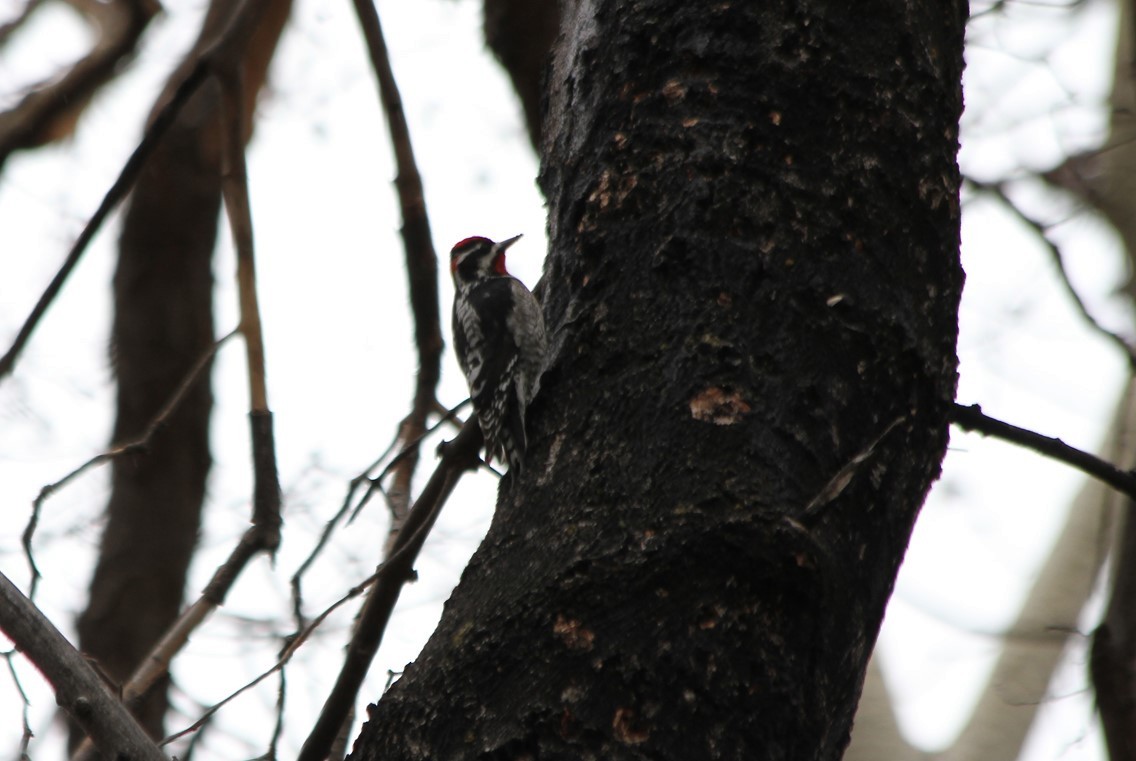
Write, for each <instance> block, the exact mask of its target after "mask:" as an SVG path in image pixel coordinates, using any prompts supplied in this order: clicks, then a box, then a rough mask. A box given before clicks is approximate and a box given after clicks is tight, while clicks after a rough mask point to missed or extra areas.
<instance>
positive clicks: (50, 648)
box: [0, 573, 166, 761]
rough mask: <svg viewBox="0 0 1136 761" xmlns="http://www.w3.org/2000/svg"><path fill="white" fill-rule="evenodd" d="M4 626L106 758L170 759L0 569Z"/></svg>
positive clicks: (0, 622) (0, 614)
mask: <svg viewBox="0 0 1136 761" xmlns="http://www.w3.org/2000/svg"><path fill="white" fill-rule="evenodd" d="M0 628H2V629H3V630H4V633H5V634H6V635H8V638H9V639H11V640H12V642H13V644H15V646H16V648H17V649H19V651H20V652H21V653H23V654H24V655H25V656H27V657H28V659H29V660H30V661H31V662H32V663H33V664H35V667H36V668H37V669H39V670H40V672H41V673H43V675H44V676H45V677H46V678H47V681H48V682H50V683H51V686H52V688H53V689H54V690H55V700H56V702H57V703H58V704H59V706H60V707H61V708H63V710H64V711H66V712H67V714H68V715H69V716H70V717H71V718H72V719H73V720H74V721H75V723H76V724H78V725H79V726H80V727H82V729H83V731H84V732H86V733H87V735H88V736H89V737H90V738H91V739H92V740H93V741H94V744H95V746H96V747H97V748H98V749H99V751H100V752H101V753H102V755H103V756H104V757H105V758H128V759H131V760H132V761H165V758H166V757H165V756H164V755H162V752H161V751H160V750H158V748H157V746H156V745H154V742H153V741H152V740H151V739H150V738H149V737H147V736H146V733H145V732H144V731H143V730H142V728H141V727H140V726H139V725H138V723H137V722H136V721H135V720H134V718H133V717H132V716H131V715H130V712H129V711H127V710H126V707H125V706H123V705H122V703H120V702H119V701H118V699H117V698H116V697H115V696H113V695H111V693H110V691H109V690H108V689H107V687H106V685H105V684H104V683H103V680H102V679H101V678H100V677H99V675H98V674H97V673H95V670H94V669H93V668H92V667H91V665H90V664H89V663H88V662H87V660H86V659H85V658H83V656H82V655H80V654H79V652H78V651H77V650H76V649H75V648H74V647H72V646H71V643H70V642H68V641H67V639H66V638H65V637H64V636H63V635H62V634H60V633H59V630H58V629H56V628H55V627H54V626H53V625H52V623H51V622H50V621H48V620H47V618H45V617H44V615H43V613H41V612H40V611H39V609H38V608H36V606H35V605H34V604H33V603H32V601H31V600H29V599H28V598H27V597H25V596H24V594H23V593H22V592H20V590H19V589H17V588H16V586H15V585H14V584H13V583H12V582H11V581H9V580H8V577H7V576H5V575H3V574H2V573H0Z"/></svg>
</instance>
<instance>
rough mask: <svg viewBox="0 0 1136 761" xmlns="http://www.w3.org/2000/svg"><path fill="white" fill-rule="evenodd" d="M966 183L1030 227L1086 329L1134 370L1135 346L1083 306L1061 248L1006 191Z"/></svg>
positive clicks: (990, 185) (999, 185) (1001, 187)
mask: <svg viewBox="0 0 1136 761" xmlns="http://www.w3.org/2000/svg"><path fill="white" fill-rule="evenodd" d="M967 183H968V184H970V185H971V186H973V187H974V189H975V190H979V191H982V192H985V193H989V194H991V195H992V196H994V197H995V198H996V199H998V201H999V202H1000V203H1001V204H1002V205H1003V206H1004V207H1005V208H1006V210H1007V211H1009V212H1010V213H1011V214H1013V215H1014V216H1015V217H1017V219H1018V221H1020V222H1021V223H1022V224H1024V225H1025V226H1026V227H1028V228H1030V229H1031V230H1033V231H1034V233H1036V234H1037V237H1038V239H1039V240H1040V241H1041V242H1042V245H1044V246H1045V248H1046V250H1047V251H1048V252H1049V256H1050V258H1051V259H1052V260H1053V265H1054V267H1056V268H1057V275H1058V279H1059V280H1060V281H1061V286H1062V287H1063V288H1064V289H1065V293H1066V294H1068V296H1069V298H1070V299H1071V300H1072V302H1073V306H1074V307H1075V308H1076V310H1077V311H1078V312H1079V313H1080V314H1081V317H1083V318H1084V320H1085V322H1087V323H1088V325H1089V327H1090V328H1092V329H1093V330H1094V331H1096V332H1097V333H1099V334H1100V335H1102V336H1104V337H1105V338H1106V339H1108V340H1109V341H1110V342H1112V343H1113V344H1114V345H1116V346H1117V347H1118V348H1119V349H1120V350H1121V351H1123V352H1124V355H1125V356H1126V357H1127V358H1128V366H1129V367H1130V368H1132V369H1134V370H1136V347H1134V346H1133V345H1132V344H1130V343H1129V342H1128V341H1127V340H1126V339H1125V338H1124V337H1123V336H1121V335H1120V334H1119V333H1116V332H1114V331H1112V330H1109V329H1108V328H1106V327H1105V326H1104V325H1102V324H1101V323H1100V321H1098V320H1097V318H1096V317H1094V316H1093V313H1092V312H1091V311H1089V307H1088V305H1087V304H1085V301H1084V299H1082V298H1081V294H1080V293H1078V292H1077V289H1076V288H1075V287H1074V286H1073V281H1072V280H1070V279H1069V272H1068V270H1066V269H1065V257H1064V256H1063V255H1062V252H1061V247H1060V246H1058V245H1057V244H1056V243H1054V242H1053V241H1052V240H1050V239H1049V235H1048V228H1047V226H1046V225H1045V224H1044V223H1042V222H1040V221H1038V220H1036V219H1034V218H1033V217H1031V216H1029V215H1028V214H1026V213H1025V212H1024V211H1022V210H1021V209H1020V208H1019V207H1018V205H1017V204H1016V203H1014V201H1013V200H1012V199H1011V198H1010V197H1009V196H1008V195H1007V194H1006V188H1005V187H1004V185H1003V184H1002V183H1000V182H996V183H988V182H979V181H978V180H973V179H969V178H968V179H967Z"/></svg>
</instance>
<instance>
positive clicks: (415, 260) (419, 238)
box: [353, 0, 442, 553]
mask: <svg viewBox="0 0 1136 761" xmlns="http://www.w3.org/2000/svg"><path fill="white" fill-rule="evenodd" d="M353 4H354V7H355V14H356V16H357V17H358V19H359V25H360V26H361V27H362V29H363V37H364V38H365V40H366V42H367V52H368V54H369V57H370V60H371V67H372V68H373V69H374V71H375V78H376V80H377V81H378V86H379V99H380V100H381V101H382V105H383V112H384V113H385V114H386V118H387V128H388V130H389V132H390V138H391V146H392V148H393V149H394V158H395V164H396V166H397V168H398V175H397V177H396V179H395V187H396V188H397V189H398V199H399V207H400V210H401V213H402V221H403V225H402V241H403V248H404V250H405V255H406V273H407V277H408V280H409V289H410V306H411V312H412V313H413V315H414V343H415V346H416V347H417V349H418V377H417V382H416V384H415V390H414V400H413V402H412V404H411V409H410V414H408V415H407V416H406V418H405V419H404V420H403V421H402V423H401V424H400V425H399V440H400V441H402V442H404V443H405V442H416V441H419V440H421V438H422V435H423V434H424V433H425V431H426V418H427V416H428V415H429V414H430V411H431V409H432V408H433V406H434V404H435V393H436V391H437V387H438V379H439V377H440V374H441V362H442V326H441V317H440V309H439V306H438V258H437V254H436V253H435V252H434V243H433V240H432V238H431V235H430V220H429V217H428V215H427V213H426V200H425V193H424V192H423V189H422V175H421V173H420V172H419V171H418V165H417V162H416V161H415V159H414V149H413V146H412V144H411V141H410V128H409V127H408V126H407V123H406V115H405V113H404V112H403V108H402V96H401V95H400V94H399V91H398V84H397V82H396V81H395V77H394V70H393V68H392V67H391V62H390V55H389V53H388V51H387V45H386V41H385V40H384V39H383V30H382V25H381V24H380V23H379V14H378V11H377V10H376V9H375V5H374V3H373V2H372V0H353ZM403 449H404V452H406V453H407V454H406V455H405V457H403V459H402V460H401V462H400V464H399V466H398V468H397V469H396V470H395V473H394V479H393V481H392V483H391V487H390V490H389V491H388V492H387V504H388V505H389V507H390V511H391V523H390V529H389V532H388V535H387V542H386V548H385V550H386V552H388V553H389V552H390V548H391V547H393V546H394V542H395V537H396V536H397V535H398V532H399V530H400V529H401V527H402V524H403V521H404V520H405V519H406V516H407V513H408V511H409V508H410V484H411V481H412V480H413V477H414V471H415V469H416V468H417V466H418V447H417V446H408V445H405V444H404V448H403Z"/></svg>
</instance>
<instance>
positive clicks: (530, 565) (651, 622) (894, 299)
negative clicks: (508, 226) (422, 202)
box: [353, 0, 966, 761]
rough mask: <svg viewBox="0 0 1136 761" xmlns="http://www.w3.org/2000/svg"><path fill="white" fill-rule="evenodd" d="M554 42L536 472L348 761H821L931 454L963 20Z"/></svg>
mask: <svg viewBox="0 0 1136 761" xmlns="http://www.w3.org/2000/svg"><path fill="white" fill-rule="evenodd" d="M565 12H566V14H567V16H566V18H565V19H564V23H563V25H562V28H564V29H565V30H567V34H568V37H567V38H566V39H563V40H562V42H561V45H560V47H559V49H558V52H557V58H556V65H555V66H554V69H553V73H552V77H551V80H550V83H549V86H550V88H551V99H550V111H549V117H548V120H547V121H546V123H545V125H544V130H545V132H544V134H545V138H544V148H543V167H544V168H543V173H542V178H541V181H542V186H543V188H544V190H545V193H546V195H547V196H548V199H549V203H550V222H549V224H550V232H551V235H550V238H551V241H552V248H551V252H550V256H549V259H548V265H547V268H546V273H545V283H544V306H545V313H546V317H547V320H548V324H549V328H550V332H551V335H552V337H553V338H552V347H551V349H550V358H549V369H548V372H547V374H546V375H545V378H544V384H543V387H542V392H541V396H540V398H539V399H538V400H537V401H536V403H535V405H534V408H533V410H532V413H531V426H532V431H531V434H530V438H531V444H530V446H531V451H530V453H529V456H528V464H527V466H526V468H525V470H524V471H523V473H522V474H520V475H516V474H512V475H510V476H508V477H507V478H506V479H505V480H504V481H503V482H502V489H501V495H500V499H499V503H498V509H497V513H496V516H495V520H494V522H493V526H492V527H491V529H490V532H489V534H488V536H487V538H486V540H485V542H484V544H483V545H482V547H481V548H480V549H479V550H478V552H477V554H476V555H475V556H474V558H473V560H472V561H471V563H470V566H469V567H468V568H467V569H466V572H465V574H464V576H463V578H462V582H461V584H460V586H459V587H458V589H457V590H456V591H455V593H454V596H453V597H452V598H451V600H450V602H449V603H448V604H447V608H446V611H445V614H444V616H443V619H442V622H441V623H440V625H439V628H438V630H437V631H436V632H435V634H434V636H433V637H432V639H431V640H430V642H429V644H428V645H427V646H426V648H425V650H424V651H423V653H422V655H421V656H420V658H419V659H418V661H416V662H415V663H414V664H413V665H412V666H410V667H409V668H408V670H407V671H406V673H405V674H404V676H403V677H402V679H401V680H400V681H399V682H398V683H396V685H395V686H394V687H393V688H392V689H391V690H390V692H389V693H388V694H387V695H386V696H385V697H384V699H383V700H382V701H381V702H380V703H379V704H378V706H375V707H373V708H372V709H371V713H370V719H371V720H370V721H369V723H368V724H367V726H366V727H364V730H363V733H362V735H361V736H360V738H359V740H358V741H357V744H356V748H355V753H354V756H353V757H354V758H358V759H378V758H383V759H387V760H388V761H389V759H400V758H455V757H461V758H472V757H487V758H488V757H502V758H504V757H508V758H520V757H526V756H531V757H573V758H597V757H598V758H651V759H667V758H674V759H690V758H785V759H835V758H839V756H840V755H841V753H842V751H843V748H844V746H845V744H846V742H847V738H848V731H849V727H850V724H851V719H852V714H853V711H854V709H855V705H856V700H857V697H858V695H859V690H860V684H861V680H862V677H863V672H864V669H865V667H866V664H867V660H868V655H869V653H870V652H871V649H872V645H873V642H874V639H875V635H876V632H877V630H878V627H879V623H880V619H881V617H882V615H883V609H884V605H885V603H886V600H887V598H888V595H889V594H890V591H891V586H892V583H893V580H894V578H895V572H896V569H897V567H898V564H899V562H900V559H901V557H902V555H903V552H904V549H905V548H906V544H907V540H908V536H909V532H910V529H911V526H912V524H913V522H914V520H915V516H916V515H917V513H918V509H919V506H920V505H921V503H922V500H923V497H924V494H925V492H926V489H927V488H928V485H929V484H930V482H931V480H932V479H933V478H934V477H935V476H936V475H937V473H938V468H939V462H940V459H941V457H942V454H943V451H944V448H945V445H946V434H947V424H946V418H945V411H946V405H947V403H948V402H949V401H950V400H951V399H952V398H953V395H954V384H955V354H954V343H955V337H956V330H957V327H956V315H957V306H958V297H959V292H960V289H961V286H962V272H961V269H960V267H959V263H958V211H959V210H958V183H959V177H958V171H957V167H956V163H955V152H956V148H957V137H956V136H957V128H958V117H959V113H960V110H961V95H960V77H961V69H962V38H963V26H964V22H965V19H966V5H965V3H938V2H921V3H916V4H915V5H913V6H911V10H910V11H909V12H908V13H907V14H906V15H904V14H903V13H900V12H898V11H897V10H896V7H895V6H894V5H892V4H888V3H879V2H869V3H862V4H857V5H856V6H854V7H851V6H847V5H846V4H844V3H835V2H812V3H808V4H806V5H804V6H801V5H800V4H794V5H793V6H792V7H789V6H782V5H773V6H770V5H763V6H760V7H759V6H752V5H749V4H744V5H743V4H732V3H720V4H717V5H715V6H713V7H709V8H708V7H704V6H691V5H690V4H687V3H682V2H677V0H650V1H648V2H638V3H634V4H631V3H621V2H618V0H581V1H580V2H576V3H570V4H568V7H566V9H565ZM852 30H855V33H854V34H853V33H851V31H852Z"/></svg>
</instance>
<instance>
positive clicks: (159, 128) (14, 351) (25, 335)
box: [0, 0, 258, 381]
mask: <svg viewBox="0 0 1136 761" xmlns="http://www.w3.org/2000/svg"><path fill="white" fill-rule="evenodd" d="M238 1H239V2H240V7H239V9H238V10H237V11H236V12H235V13H234V15H233V18H232V20H231V21H230V22H229V24H228V26H226V27H225V29H224V31H222V32H221V34H220V35H218V37H217V40H216V41H215V42H214V43H212V44H211V45H209V47H207V48H206V49H205V50H204V51H202V53H201V55H200V56H198V58H197V61H196V62H195V63H194V65H193V66H192V68H190V69H189V71H188V72H187V73H186V75H185V78H184V79H182V81H181V83H180V84H178V86H177V87H176V88H175V90H174V93H173V95H172V96H171V97H170V99H169V101H167V102H166V103H165V104H164V105H163V106H162V108H161V109H160V110H158V112H157V113H156V114H155V115H154V118H153V119H152V120H151V121H150V124H149V126H148V127H147V128H146V133H145V134H144V135H143V136H142V140H141V142H139V143H138V147H137V148H135V149H134V152H133V153H131V154H130V158H129V159H127V161H126V164H125V165H124V166H123V167H122V171H121V172H119V175H118V179H116V180H115V181H114V184H112V185H111V187H110V190H108V191H107V192H106V195H105V196H103V200H102V201H101V202H100V203H99V206H98V208H97V209H95V213H94V214H93V215H92V216H91V218H90V220H88V221H87V224H86V226H85V227H84V228H83V231H82V232H81V233H80V234H79V237H78V238H77V239H76V240H75V243H74V245H72V246H71V250H70V251H69V252H68V254H67V257H66V258H65V259H64V260H63V265H62V266H61V267H60V268H59V271H58V272H56V273H55V277H53V278H52V279H51V282H50V283H49V284H48V286H47V289H46V290H44V292H43V295H41V296H40V298H39V301H37V302H36V305H35V306H34V307H33V308H32V311H31V314H29V315H28V317H27V319H26V320H24V324H23V325H22V326H21V327H20V330H19V332H18V333H17V334H16V338H15V339H14V340H13V342H12V345H11V346H10V347H9V348H8V351H7V352H6V353H5V354H4V356H3V357H0V381H2V380H3V379H4V378H5V377H7V376H8V375H10V374H11V373H12V370H13V369H15V366H16V360H17V359H19V357H20V354H21V353H22V352H23V350H24V348H25V347H26V346H27V343H28V340H29V339H30V338H31V335H32V333H33V332H34V331H35V329H36V327H37V326H38V325H39V322H40V320H42V319H43V316H44V314H45V313H46V312H47V309H48V307H49V306H51V303H52V302H53V301H54V300H55V298H56V296H58V295H59V292H60V290H62V288H63V284H64V283H65V282H66V280H67V277H68V276H69V275H70V274H71V272H72V270H74V269H75V265H77V264H78V263H79V260H80V259H81V258H82V256H83V254H84V253H85V252H86V250H87V246H88V245H90V243H91V240H92V239H93V238H94V237H95V233H97V232H98V231H99V228H101V227H102V224H103V222H105V221H106V218H107V216H108V215H109V214H110V212H111V211H113V210H114V208H115V207H116V206H117V205H118V204H119V202H120V201H122V199H123V198H125V197H126V194H127V193H129V192H130V188H131V187H133V185H134V183H135V181H136V180H137V179H138V175H139V174H141V172H142V167H143V166H145V165H146V161H147V159H149V158H150V155H151V154H152V153H153V152H154V149H155V147H156V146H157V145H158V142H159V141H160V140H161V139H162V137H163V136H164V135H165V134H166V132H167V131H168V130H169V128H170V126H171V125H172V124H173V123H174V120H175V119H176V118H177V116H178V114H179V113H180V112H181V109H182V108H183V107H184V106H185V104H186V102H187V101H188V100H189V98H190V96H192V95H193V94H194V93H195V92H197V89H198V88H199V87H201V85H202V84H203V83H204V82H205V80H206V79H207V78H208V77H209V76H210V75H211V74H212V72H213V69H214V67H215V65H216V61H217V60H218V59H219V57H221V56H223V55H226V54H229V51H228V48H229V46H234V45H236V46H237V47H239V43H241V42H243V41H245V40H246V39H247V36H248V34H249V33H250V32H251V30H252V24H253V21H254V20H255V19H256V15H255V11H256V6H257V4H258V3H256V2H254V0H238Z"/></svg>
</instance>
